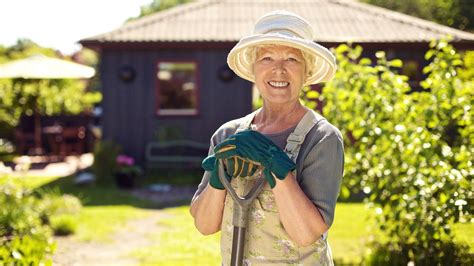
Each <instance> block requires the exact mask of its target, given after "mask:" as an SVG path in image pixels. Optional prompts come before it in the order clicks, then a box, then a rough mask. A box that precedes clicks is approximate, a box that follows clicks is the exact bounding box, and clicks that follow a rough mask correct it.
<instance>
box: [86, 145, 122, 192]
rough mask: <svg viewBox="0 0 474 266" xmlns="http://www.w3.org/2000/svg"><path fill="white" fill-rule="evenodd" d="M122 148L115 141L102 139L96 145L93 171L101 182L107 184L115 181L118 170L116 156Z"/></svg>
mask: <svg viewBox="0 0 474 266" xmlns="http://www.w3.org/2000/svg"><path fill="white" fill-rule="evenodd" d="M121 150H122V148H121V146H120V145H119V144H117V143H114V142H113V141H101V142H98V143H97V144H96V145H95V147H94V163H93V164H92V172H93V173H94V175H95V176H96V178H97V182H98V183H99V184H102V185H106V184H110V183H111V182H113V176H114V173H115V172H116V170H117V162H116V158H117V156H118V155H119V154H120V152H121Z"/></svg>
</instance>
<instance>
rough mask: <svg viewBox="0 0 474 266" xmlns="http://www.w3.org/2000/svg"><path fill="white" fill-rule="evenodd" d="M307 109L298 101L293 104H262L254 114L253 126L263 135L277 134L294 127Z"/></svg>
mask: <svg viewBox="0 0 474 266" xmlns="http://www.w3.org/2000/svg"><path fill="white" fill-rule="evenodd" d="M306 111H307V109H306V108H305V107H304V106H303V105H301V103H300V102H299V101H297V102H295V103H294V104H284V105H271V104H265V103H264V104H263V107H262V109H261V110H260V111H259V112H258V113H257V114H256V116H255V119H254V123H253V124H254V126H255V127H256V130H258V131H260V132H263V133H271V132H278V131H281V130H284V129H287V128H290V127H292V126H295V125H296V124H297V123H298V122H299V121H300V120H301V118H302V117H303V116H304V114H305V113H306Z"/></svg>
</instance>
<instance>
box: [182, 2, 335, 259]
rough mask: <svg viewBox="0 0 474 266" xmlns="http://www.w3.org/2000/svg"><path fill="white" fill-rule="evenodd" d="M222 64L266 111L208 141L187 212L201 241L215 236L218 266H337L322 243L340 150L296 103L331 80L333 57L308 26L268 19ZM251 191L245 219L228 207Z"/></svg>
mask: <svg viewBox="0 0 474 266" xmlns="http://www.w3.org/2000/svg"><path fill="white" fill-rule="evenodd" d="M227 63H228V65H229V67H230V68H231V69H232V70H233V71H234V72H235V73H236V74H237V75H239V76H240V77H242V78H244V79H246V80H249V81H251V82H253V83H255V86H256V88H257V89H258V91H259V92H260V94H261V95H262V98H263V107H262V108H260V109H258V110H257V111H255V112H253V113H251V114H249V115H247V116H246V117H243V118H239V119H236V120H232V121H230V122H227V123H226V124H224V125H222V126H221V127H220V128H219V129H218V130H217V131H216V132H215V133H214V135H213V136H212V138H211V143H210V152H209V156H208V157H207V158H206V159H205V160H204V161H203V168H204V169H205V170H206V172H205V173H204V176H203V179H202V182H201V184H200V185H199V187H198V190H197V192H196V194H195V196H194V198H193V201H192V203H191V214H192V216H193V217H194V223H195V226H196V228H197V229H198V230H199V231H200V232H201V233H203V234H205V235H207V234H213V233H215V232H218V231H221V254H222V263H223V265H242V263H244V264H249V265H250V264H259V265H260V264H265V265H266V264H305V265H333V261H332V255H331V249H330V247H329V245H328V243H327V234H328V229H329V227H330V226H331V225H332V223H333V220H334V209H335V204H336V199H337V196H338V192H339V186H340V183H341V179H342V174H343V163H344V153H343V152H344V151H343V150H344V148H343V141H342V136H341V133H340V132H339V130H338V129H337V128H336V127H334V126H333V125H332V124H330V123H329V122H328V121H327V120H326V119H325V118H324V117H322V116H321V115H320V114H318V113H316V112H314V111H313V110H310V109H309V108H307V107H305V106H304V105H303V104H302V103H301V102H300V100H299V95H300V92H301V90H302V89H303V87H304V86H307V85H310V84H316V83H319V82H325V81H329V80H330V79H331V78H332V77H333V76H334V72H335V70H336V62H335V58H334V56H333V55H332V53H331V52H329V50H327V49H326V48H324V47H323V46H321V45H319V44H317V43H315V42H313V29H312V28H311V25H310V24H309V23H308V22H307V21H306V20H305V19H303V18H302V17H300V16H298V15H296V14H293V13H290V12H287V11H274V12H271V13H269V14H266V15H264V16H263V17H261V18H260V19H259V20H258V21H257V23H256V24H255V28H254V32H253V34H252V35H251V36H248V37H244V38H242V39H241V40H240V41H239V43H237V45H236V46H235V47H234V48H233V49H232V50H231V51H230V53H229V55H228V58H227ZM262 182H264V183H262ZM229 183H230V184H229ZM261 184H264V185H263V187H262V186H261ZM254 186H255V187H254ZM257 186H258V187H259V188H260V189H259V190H257V189H252V188H256V187H257ZM248 191H254V193H255V196H256V198H255V200H253V201H251V203H250V206H249V210H248V211H245V210H244V208H243V207H242V210H241V209H240V208H241V207H239V205H240V203H239V205H233V204H232V199H234V198H235V199H236V200H237V198H236V197H235V194H236V193H237V194H240V195H242V194H243V193H244V192H246V193H247V192H248ZM256 191H258V192H256ZM250 193H251V194H253V193H252V192H250ZM228 194H229V195H232V198H231V197H229V196H228ZM248 197H249V198H250V196H248ZM240 206H242V205H240ZM239 210H241V211H239ZM233 216H234V217H238V218H239V219H234V220H232V217H233ZM247 216H248V220H247V218H246V217H247ZM232 226H234V229H233V232H232ZM244 245H245V247H244Z"/></svg>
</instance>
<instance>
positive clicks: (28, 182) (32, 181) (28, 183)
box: [0, 175, 59, 189]
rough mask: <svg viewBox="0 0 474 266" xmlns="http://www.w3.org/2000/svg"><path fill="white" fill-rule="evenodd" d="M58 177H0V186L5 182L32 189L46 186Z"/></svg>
mask: <svg viewBox="0 0 474 266" xmlns="http://www.w3.org/2000/svg"><path fill="white" fill-rule="evenodd" d="M58 178H59V177H57V176H6V175H5V176H0V185H1V184H5V183H7V182H11V183H13V184H16V185H19V186H22V187H26V188H30V189H34V188H38V187H41V186H43V185H45V184H48V183H50V182H52V181H54V180H56V179H58Z"/></svg>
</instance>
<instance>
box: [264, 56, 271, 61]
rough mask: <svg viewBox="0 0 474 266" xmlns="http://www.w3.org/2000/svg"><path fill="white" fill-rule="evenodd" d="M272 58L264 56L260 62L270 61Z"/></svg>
mask: <svg viewBox="0 0 474 266" xmlns="http://www.w3.org/2000/svg"><path fill="white" fill-rule="evenodd" d="M271 60H272V58H271V57H270V56H265V57H263V58H262V61H271Z"/></svg>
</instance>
